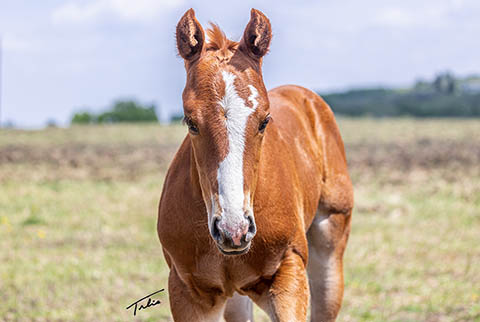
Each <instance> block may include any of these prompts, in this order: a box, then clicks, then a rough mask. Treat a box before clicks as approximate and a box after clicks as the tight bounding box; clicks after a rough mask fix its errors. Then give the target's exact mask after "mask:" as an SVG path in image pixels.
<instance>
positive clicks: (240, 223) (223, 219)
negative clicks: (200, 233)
mask: <svg viewBox="0 0 480 322" xmlns="http://www.w3.org/2000/svg"><path fill="white" fill-rule="evenodd" d="M228 218H229V217H228V215H225V214H224V215H223V216H218V215H215V216H214V217H213V218H212V222H211V225H210V227H211V229H210V234H211V235H212V237H213V240H215V242H216V244H217V247H218V248H219V250H220V251H221V252H222V253H223V254H225V255H241V254H245V253H246V252H248V250H249V249H250V245H251V241H252V239H253V237H254V236H255V234H256V232H257V227H256V225H255V219H254V218H253V215H252V214H249V213H246V214H244V215H243V216H241V219H240V220H238V219H237V220H228Z"/></svg>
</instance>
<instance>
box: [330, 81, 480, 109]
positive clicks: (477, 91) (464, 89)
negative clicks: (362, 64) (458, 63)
mask: <svg viewBox="0 0 480 322" xmlns="http://www.w3.org/2000/svg"><path fill="white" fill-rule="evenodd" d="M321 95H322V96H323V98H324V99H325V101H327V103H328V104H329V105H330V106H331V107H332V110H333V111H334V112H335V113H336V114H343V115H348V116H378V117H384V116H385V117H387V116H413V117H480V76H470V77H466V78H456V77H455V76H454V75H453V74H451V73H449V72H445V73H442V74H439V75H437V76H436V77H435V78H434V79H433V80H431V81H425V80H419V81H417V82H416V83H415V85H414V86H413V87H411V88H408V89H393V88H363V89H354V90H348V91H345V92H340V93H327V94H321Z"/></svg>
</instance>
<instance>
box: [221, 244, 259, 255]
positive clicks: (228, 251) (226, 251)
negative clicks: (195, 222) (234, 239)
mask: <svg viewBox="0 0 480 322" xmlns="http://www.w3.org/2000/svg"><path fill="white" fill-rule="evenodd" d="M251 244H252V243H251V242H249V243H248V245H247V246H245V248H243V249H223V248H222V247H220V245H218V244H217V247H218V249H219V250H220V252H221V253H222V254H223V255H226V256H234V255H243V254H246V253H247V252H248V251H249V250H250V245H251Z"/></svg>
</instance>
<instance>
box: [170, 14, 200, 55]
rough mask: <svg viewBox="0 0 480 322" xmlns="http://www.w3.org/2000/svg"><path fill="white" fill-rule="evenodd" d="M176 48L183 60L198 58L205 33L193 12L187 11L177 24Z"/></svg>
mask: <svg viewBox="0 0 480 322" xmlns="http://www.w3.org/2000/svg"><path fill="white" fill-rule="evenodd" d="M176 36H177V48H178V53H179V54H180V56H182V57H183V59H185V60H188V61H193V60H195V59H197V58H198V57H200V54H201V53H202V49H203V44H204V43H205V33H204V32H203V28H202V25H200V23H199V22H198V20H197V19H196V18H195V11H193V9H189V10H188V11H187V12H185V14H184V15H183V17H182V18H181V19H180V21H179V22H178V24H177V31H176Z"/></svg>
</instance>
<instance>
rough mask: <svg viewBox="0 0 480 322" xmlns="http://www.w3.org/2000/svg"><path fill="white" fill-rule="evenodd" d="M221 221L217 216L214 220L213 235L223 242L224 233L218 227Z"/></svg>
mask: <svg viewBox="0 0 480 322" xmlns="http://www.w3.org/2000/svg"><path fill="white" fill-rule="evenodd" d="M219 222H220V217H218V216H215V217H214V218H213V221H212V237H213V238H214V239H215V240H216V241H217V242H219V243H223V235H222V234H221V233H220V230H219V229H218V223H219Z"/></svg>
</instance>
